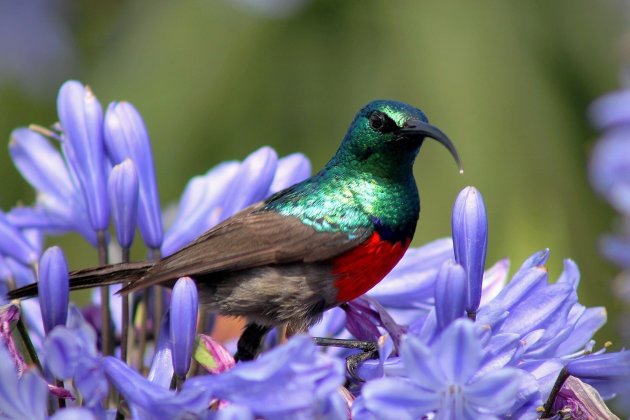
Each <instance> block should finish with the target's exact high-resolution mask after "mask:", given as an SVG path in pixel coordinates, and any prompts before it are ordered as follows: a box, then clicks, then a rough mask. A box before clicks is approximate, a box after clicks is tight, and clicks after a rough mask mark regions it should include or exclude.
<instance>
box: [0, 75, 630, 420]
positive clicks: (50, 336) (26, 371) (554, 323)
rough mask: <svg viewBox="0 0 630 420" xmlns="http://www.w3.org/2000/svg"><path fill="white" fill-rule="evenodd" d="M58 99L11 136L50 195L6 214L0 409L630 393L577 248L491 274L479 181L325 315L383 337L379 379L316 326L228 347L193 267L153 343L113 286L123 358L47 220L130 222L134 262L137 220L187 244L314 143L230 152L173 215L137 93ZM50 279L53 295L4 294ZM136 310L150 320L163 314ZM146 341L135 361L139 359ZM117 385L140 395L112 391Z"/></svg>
mask: <svg viewBox="0 0 630 420" xmlns="http://www.w3.org/2000/svg"><path fill="white" fill-rule="evenodd" d="M58 109H59V120H60V124H59V125H56V126H55V127H53V128H52V129H43V128H41V127H31V128H21V129H17V130H15V131H14V132H13V134H12V137H11V147H10V150H11V154H12V157H13V160H14V162H15V164H16V166H17V168H18V170H19V171H20V172H21V173H22V175H23V176H24V178H25V179H26V180H27V181H28V182H29V183H30V184H31V185H32V186H33V187H34V188H35V190H36V192H37V198H36V202H35V204H34V205H33V206H32V207H17V208H15V209H12V210H11V211H9V212H8V213H6V214H4V213H0V303H3V304H5V306H3V307H0V341H1V342H2V344H0V415H3V416H5V417H9V418H33V419H39V418H46V417H47V416H48V415H53V413H52V411H55V413H54V416H53V417H54V418H57V419H63V418H104V417H110V416H113V415H114V413H115V412H116V410H118V414H121V415H122V414H126V413H129V414H130V415H131V416H133V418H181V417H191V418H197V417H199V418H238V419H254V418H270V419H283V418H331V419H336V418H339V419H342V418H349V417H352V418H357V419H370V418H374V419H377V418H400V419H406V418H410V419H411V418H422V417H423V416H426V417H427V418H431V417H433V418H462V419H476V418H508V417H510V418H523V419H528V418H532V419H533V418H539V417H541V416H543V415H546V416H551V415H552V414H553V413H559V412H562V413H573V414H575V413H586V414H585V415H589V416H595V417H597V416H598V415H600V414H601V413H604V414H605V415H609V414H610V412H609V411H607V408H606V406H605V405H604V404H603V402H602V401H601V399H599V395H601V396H602V397H604V398H610V397H612V396H614V394H615V393H618V392H625V391H628V389H627V387H625V388H624V386H623V385H622V383H623V380H624V379H625V381H626V382H630V352H629V351H620V352H607V351H606V350H605V348H601V349H599V350H596V349H595V343H594V342H593V341H592V336H593V334H594V333H595V331H596V330H597V329H598V328H599V327H601V325H602V324H603V323H604V322H605V320H606V313H605V310H604V309H603V308H586V307H584V306H583V305H581V304H580V303H579V302H578V299H577V287H578V284H579V272H578V269H577V266H576V265H575V263H573V262H572V261H570V260H567V261H566V262H565V269H564V271H563V273H562V274H561V275H560V277H559V278H558V280H557V281H556V282H555V283H549V281H548V280H549V279H548V274H547V271H546V269H545V267H544V264H545V262H546V261H547V258H548V256H549V251H548V250H543V251H540V252H537V253H535V254H534V255H532V256H531V257H530V258H529V259H527V260H526V261H525V262H524V263H523V264H522V265H521V267H520V268H519V269H518V270H517V271H516V272H515V273H514V274H513V275H512V276H511V280H510V281H509V282H507V279H508V272H509V262H508V261H507V260H501V261H499V262H497V263H496V264H494V265H493V266H492V267H490V268H489V269H487V270H486V261H485V259H486V258H485V255H486V248H487V242H488V228H487V226H488V225H487V219H486V212H485V206H484V203H483V199H482V197H481V194H480V193H479V191H477V190H476V189H474V188H472V187H468V188H466V189H464V190H463V191H462V192H461V193H460V195H459V196H458V197H457V200H456V201H455V206H454V209H453V219H452V221H453V226H452V228H453V238H452V240H451V239H440V240H437V241H435V242H432V243H430V244H428V245H425V246H423V247H421V248H416V249H410V250H409V251H408V252H407V254H406V255H405V257H404V258H403V259H402V261H401V262H400V264H399V265H398V266H397V267H396V268H395V269H394V270H393V271H392V272H391V273H390V274H389V275H388V276H387V278H386V279H385V280H383V281H382V282H381V283H380V284H379V285H377V286H376V287H375V288H374V289H372V290H371V291H370V292H369V293H368V295H366V296H364V297H361V298H359V299H357V300H355V301H352V302H349V303H347V304H344V305H342V306H341V307H339V308H334V309H332V310H330V311H328V312H326V313H325V314H324V318H323V320H322V322H320V323H319V324H317V325H316V326H314V327H313V328H312V329H311V331H310V333H311V335H313V336H318V337H335V338H355V339H359V340H367V341H373V342H377V343H378V348H379V352H378V358H377V359H373V360H368V361H366V362H364V363H363V364H362V365H360V367H359V369H358V372H357V373H358V375H359V376H360V377H361V378H363V379H364V380H365V381H363V382H360V381H353V380H351V379H350V378H349V376H348V374H347V372H346V371H345V367H344V359H343V358H344V357H345V356H347V355H348V351H347V350H341V349H327V350H322V349H318V348H317V347H316V346H315V345H314V344H313V341H312V340H311V339H310V338H308V337H307V336H304V335H300V336H295V337H292V338H290V339H289V340H288V342H287V343H285V344H282V345H274V340H273V337H274V333H271V334H270V335H269V337H268V340H267V344H268V346H269V347H270V348H269V349H268V350H267V351H266V352H265V353H264V354H262V355H261V356H260V357H259V358H258V359H257V360H255V361H252V362H243V363H238V364H235V363H234V360H233V358H232V357H231V356H230V353H229V352H228V351H227V350H226V349H225V348H224V347H223V346H222V345H221V344H220V343H217V342H215V341H214V340H213V339H212V338H210V337H209V336H207V335H205V334H202V333H204V332H205V331H196V330H197V324H198V307H197V306H198V302H197V290H196V287H195V284H194V282H193V281H192V280H191V279H189V278H182V279H179V280H178V281H177V283H176V285H175V287H174V289H173V291H172V294H170V296H169V299H168V300H167V302H168V305H166V306H168V308H169V310H168V311H165V312H164V316H162V317H161V318H160V317H158V316H155V311H154V318H153V320H154V322H155V323H156V328H155V332H156V336H155V340H154V342H153V343H151V344H152V345H150V346H147V347H146V348H145V346H140V345H139V344H138V343H135V342H132V343H131V345H129V346H128V345H124V344H121V343H125V342H126V341H125V340H126V338H125V337H127V334H126V333H125V332H124V330H123V327H124V325H126V324H127V323H128V322H129V320H128V319H127V320H126V319H125V315H124V311H125V309H124V308H125V307H126V305H128V304H125V303H123V304H122V309H121V305H120V302H118V300H115V299H112V300H111V301H108V300H103V297H104V296H105V295H102V296H101V301H100V302H101V306H103V307H106V308H107V309H109V310H111V312H112V314H113V319H114V324H115V326H116V328H115V329H116V335H115V337H120V340H118V341H116V340H114V342H115V343H116V344H117V346H114V347H117V349H116V350H117V351H119V352H120V354H119V355H118V356H116V357H115V356H111V355H107V352H105V351H104V350H105V349H104V340H103V341H102V342H100V343H99V341H98V337H99V334H97V332H96V331H95V329H94V326H96V327H97V329H103V330H104V328H103V327H102V325H101V324H103V323H106V322H108V321H107V320H106V318H102V321H101V324H99V323H92V324H91V323H90V322H88V321H87V320H86V316H85V315H84V313H82V311H81V310H79V309H77V308H76V307H75V306H74V305H72V304H70V305H69V303H68V302H69V298H68V293H69V291H68V269H67V264H66V262H65V259H64V256H63V253H62V251H61V249H60V248H58V247H52V248H49V249H47V250H46V251H45V252H43V253H42V243H43V239H44V237H45V236H46V235H49V234H61V233H65V232H69V231H76V232H79V233H80V234H81V235H82V236H83V237H84V238H85V239H86V240H88V241H89V242H90V243H91V244H93V245H94V246H96V247H97V249H98V250H99V253H100V255H101V257H103V256H105V257H106V256H107V253H106V252H105V250H106V248H105V247H104V245H105V244H106V243H107V241H108V240H109V238H108V232H109V224H110V218H111V219H113V222H114V231H115V232H116V238H117V243H118V245H119V247H120V248H121V249H122V250H123V259H128V251H129V248H130V246H131V245H132V242H133V238H134V234H135V230H136V227H137V228H138V229H139V231H140V234H141V236H142V239H143V240H144V243H145V245H146V246H147V248H148V250H149V253H150V255H152V256H153V257H155V256H157V255H168V254H171V253H173V252H175V251H176V250H178V249H179V248H181V247H182V246H184V245H185V244H187V243H188V242H189V241H191V240H192V239H194V238H196V237H197V236H198V235H200V234H201V233H202V232H204V231H205V230H207V229H208V228H210V227H211V226H213V225H215V224H216V223H218V222H220V221H222V220H225V219H226V218H227V217H229V216H231V215H232V214H234V213H235V212H237V211H238V210H240V209H242V208H244V207H246V206H248V205H249V204H251V203H253V202H256V201H258V200H261V199H264V198H265V197H267V196H269V195H270V194H272V193H274V192H276V191H278V190H280V189H282V188H285V187H287V186H290V185H292V184H294V183H295V182H298V181H300V180H302V179H304V178H305V177H307V176H308V175H309V173H310V164H309V162H308V160H307V159H306V158H305V157H304V156H303V155H300V154H294V155H290V156H287V157H285V158H282V159H278V157H277V155H276V154H275V152H274V151H273V150H272V149H270V148H262V149H260V150H258V151H256V152H254V153H253V154H251V155H250V156H249V157H247V158H246V159H245V160H244V161H243V162H226V163H223V164H221V165H219V166H217V167H215V168H213V169H211V170H210V171H209V172H208V173H207V174H205V175H202V176H198V177H195V178H193V179H192V180H191V181H190V182H189V184H188V185H187V187H186V189H185V191H184V193H183V195H182V198H181V200H180V203H179V205H178V207H177V210H176V211H175V212H171V213H176V214H175V216H174V217H171V219H172V221H171V222H170V223H168V224H169V227H168V229H164V228H163V226H162V219H163V215H162V211H161V209H160V207H159V199H158V193H157V185H156V181H155V173H154V169H153V162H152V157H151V150H150V144H149V138H148V134H147V131H146V128H145V126H144V123H143V122H142V119H141V117H140V114H139V113H138V112H137V111H136V110H135V109H134V108H133V106H131V105H130V104H128V103H112V104H110V105H109V107H108V108H107V111H106V112H105V114H104V115H103V113H102V109H101V105H100V104H99V102H98V100H97V99H96V97H95V96H94V95H93V94H92V92H91V91H90V90H89V89H88V88H86V87H84V86H83V85H81V84H80V83H78V82H74V81H71V82H67V83H66V84H64V85H63V86H62V88H61V90H60V93H59V99H58ZM54 142H58V143H59V144H60V146H61V147H60V150H59V148H58V147H56V145H55V144H54ZM167 218H168V217H167ZM110 248H111V246H110ZM100 260H101V261H102V259H101V258H100ZM36 277H37V279H38V281H39V304H38V302H37V300H35V299H33V300H27V301H24V302H21V303H20V304H19V305H18V304H17V303H11V302H6V301H3V300H2V299H4V295H5V292H6V290H9V289H11V288H13V287H15V286H16V285H17V286H22V285H25V284H28V283H31V282H33V281H35V278H36ZM109 293H110V292H109V291H108V292H107V296H108V297H109ZM154 300H155V299H154ZM40 304H41V306H40ZM127 308H128V306H127ZM134 308H135V312H134V313H133V314H131V316H132V318H134V317H136V316H139V315H138V314H137V312H142V311H144V312H145V313H146V312H148V310H149V308H148V307H147V306H144V307H143V306H142V305H141V304H139V305H134ZM138 308H141V309H138ZM155 310H157V309H155ZM108 315H109V311H105V312H103V316H108ZM128 316H129V314H127V317H128ZM145 316H146V314H145ZM100 325H101V326H100ZM197 333H199V334H197ZM101 335H103V333H101ZM276 337H277V335H276ZM145 338H146V337H145ZM138 341H139V342H141V341H142V340H138ZM119 342H120V343H119ZM136 344H138V345H137V346H135V345H136ZM127 348H129V349H131V352H135V354H134V356H135V359H137V360H138V361H137V362H136V363H131V362H129V361H128V360H127V357H126V349H127ZM24 349H25V350H24ZM114 354H115V353H114ZM145 360H146V361H147V362H146V365H147V366H146V368H145ZM191 361H192V365H193V366H191ZM202 372H204V373H202ZM567 378H568V379H567ZM112 392H116V393H118V394H119V396H120V397H119V398H120V401H124V402H123V403H120V404H115V403H113V401H114V398H112V397H111V393H112ZM550 396H551V397H550ZM543 405H544V409H543V408H542V407H543ZM545 410H546V412H545V413H543V412H542V411H545ZM610 415H612V414H610Z"/></svg>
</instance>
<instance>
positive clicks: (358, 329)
mask: <svg viewBox="0 0 630 420" xmlns="http://www.w3.org/2000/svg"><path fill="white" fill-rule="evenodd" d="M341 308H342V309H343V310H344V312H345V313H346V328H347V329H348V331H349V332H350V333H351V334H352V335H353V336H354V337H355V338H357V339H358V340H364V341H377V340H378V339H379V337H380V336H381V332H380V331H379V327H380V328H383V329H384V330H385V331H386V332H387V333H389V334H390V336H391V337H392V339H393V340H394V343H395V344H396V345H398V343H399V342H400V337H401V336H402V334H403V332H404V330H403V328H402V327H401V326H400V325H398V324H396V322H395V321H394V319H393V318H392V317H391V315H389V313H387V311H386V310H385V308H383V306H381V304H380V303H379V302H378V301H377V300H376V299H374V298H372V297H370V296H367V295H366V296H361V297H359V298H357V299H355V300H353V301H351V302H348V303H346V304H344V305H342V307H341Z"/></svg>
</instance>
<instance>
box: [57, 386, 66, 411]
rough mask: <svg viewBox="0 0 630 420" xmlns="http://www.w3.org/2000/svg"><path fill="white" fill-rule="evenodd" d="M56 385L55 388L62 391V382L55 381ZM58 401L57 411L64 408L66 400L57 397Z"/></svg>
mask: <svg viewBox="0 0 630 420" xmlns="http://www.w3.org/2000/svg"><path fill="white" fill-rule="evenodd" d="M56 385H57V387H59V388H62V389H63V387H64V386H63V381H60V380H59V379H57V380H56ZM58 400H59V409H63V408H66V400H65V399H64V398H61V397H59V398H58Z"/></svg>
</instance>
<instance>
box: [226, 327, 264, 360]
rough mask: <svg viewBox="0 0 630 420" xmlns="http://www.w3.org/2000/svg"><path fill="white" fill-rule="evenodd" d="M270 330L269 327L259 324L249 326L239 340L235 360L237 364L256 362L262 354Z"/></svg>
mask: <svg viewBox="0 0 630 420" xmlns="http://www.w3.org/2000/svg"><path fill="white" fill-rule="evenodd" d="M269 329H270V328H269V327H266V326H262V325H258V324H253V323H252V324H247V327H245V330H244V331H243V334H241V338H239V339H238V344H237V345H236V354H235V355H234V360H235V361H237V362H243V361H247V360H254V359H255V358H256V356H257V355H258V353H259V352H260V348H261V347H262V341H263V338H265V334H267V332H268V331H269Z"/></svg>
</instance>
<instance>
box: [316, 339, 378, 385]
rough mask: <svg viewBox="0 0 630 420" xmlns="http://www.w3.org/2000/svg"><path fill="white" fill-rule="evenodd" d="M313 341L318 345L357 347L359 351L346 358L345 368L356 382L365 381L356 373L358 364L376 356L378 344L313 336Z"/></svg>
mask: <svg viewBox="0 0 630 420" xmlns="http://www.w3.org/2000/svg"><path fill="white" fill-rule="evenodd" d="M313 341H315V344H317V345H318V346H326V347H328V346H330V347H342V348H346V349H358V350H361V353H356V354H353V355H351V356H348V357H347V358H346V369H347V370H348V376H350V379H353V380H355V381H357V382H365V380H364V379H363V378H361V377H360V376H359V375H357V374H356V369H357V368H358V367H359V365H360V364H361V363H363V362H365V361H366V360H368V359H375V358H377V357H378V344H376V343H375V342H373V341H360V340H347V339H342V338H327V337H313Z"/></svg>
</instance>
